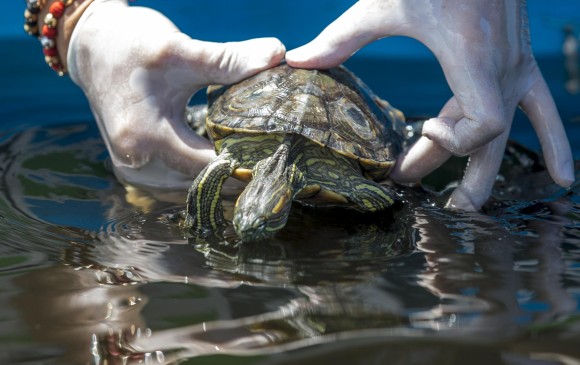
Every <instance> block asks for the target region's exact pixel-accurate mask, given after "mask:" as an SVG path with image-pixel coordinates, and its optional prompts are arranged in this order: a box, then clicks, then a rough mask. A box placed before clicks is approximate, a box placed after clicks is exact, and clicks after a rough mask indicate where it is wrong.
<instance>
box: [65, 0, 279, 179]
mask: <svg viewBox="0 0 580 365" xmlns="http://www.w3.org/2000/svg"><path fill="white" fill-rule="evenodd" d="M284 51H285V49H284V46H283V45H282V44H281V43H280V42H279V41H278V40H277V39H274V38H263V39H254V40H249V41H245V42H238V43H210V42H203V41H199V40H195V39H191V38H190V37H188V36H187V35H185V34H183V33H181V32H180V31H179V30H178V29H177V27H176V26H175V25H174V24H173V23H171V21H170V20H168V19H167V18H166V17H164V16H163V15H162V14H160V13H158V12H156V11H154V10H152V9H148V8H143V7H129V6H128V5H127V2H126V0H96V1H94V2H93V3H92V4H91V5H90V6H89V7H88V9H87V10H86V11H85V13H84V14H83V16H82V18H81V19H80V21H79V23H78V24H77V26H76V28H75V30H74V33H73V35H72V39H71V43H70V46H69V53H68V57H67V61H68V69H69V73H70V76H71V78H72V79H73V81H74V82H75V83H77V84H78V85H79V86H80V87H81V88H82V90H83V91H84V93H85V94H86V96H87V98H88V100H89V102H90V105H91V108H92V110H93V114H94V115H95V118H96V120H97V123H98V125H99V128H100V131H101V134H102V135H103V138H104V139H105V142H106V144H107V148H108V150H109V153H110V155H111V159H112V162H113V165H114V168H115V173H116V175H117V177H118V178H119V179H120V180H123V181H125V182H128V183H130V184H135V185H138V186H141V187H155V188H171V189H187V188H188V187H189V185H190V184H191V180H192V178H193V177H195V175H196V174H197V173H198V172H199V171H201V169H202V168H203V167H205V165H206V164H207V163H209V161H211V160H212V159H213V157H214V156H215V154H214V150H213V146H212V144H211V143H210V142H209V141H208V140H206V139H204V138H203V137H200V136H198V135H197V134H195V133H193V132H192V131H191V130H190V129H188V127H187V126H186V123H185V121H184V114H185V106H186V105H187V103H188V101H189V99H190V98H191V96H192V95H193V94H194V93H195V92H197V91H198V90H200V89H201V88H203V87H205V86H207V85H209V84H229V83H234V82H237V81H239V80H241V79H243V78H246V77H248V76H250V75H252V74H254V73H257V72H259V71H261V70H263V69H266V68H269V67H272V66H274V65H276V64H278V63H279V62H280V60H281V59H282V58H283V56H284Z"/></svg>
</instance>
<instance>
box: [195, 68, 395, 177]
mask: <svg viewBox="0 0 580 365" xmlns="http://www.w3.org/2000/svg"><path fill="white" fill-rule="evenodd" d="M377 100H378V98H377V97H376V96H375V95H374V94H373V93H372V91H371V90H370V89H369V88H368V87H367V86H366V85H365V84H364V83H363V82H362V81H361V80H360V79H358V78H357V77H356V76H355V75H354V74H352V73H351V72H350V71H348V70H347V69H346V68H345V67H343V66H339V67H336V68H332V69H329V70H305V69H297V68H292V67H290V66H288V65H286V64H282V65H279V66H277V67H274V68H271V69H269V70H266V71H263V72H261V73H258V74H257V75H254V76H252V77H250V78H248V79H245V80H243V81H241V82H239V83H237V84H234V85H230V86H223V87H210V88H209V89H208V107H209V109H208V117H207V121H206V127H207V130H208V134H209V135H210V137H211V138H212V139H213V140H214V142H217V141H219V140H220V139H223V138H224V137H227V136H228V135H229V134H232V133H252V134H259V133H295V134H301V135H303V136H305V137H307V138H309V139H311V140H312V141H314V142H316V143H318V144H320V145H321V146H326V147H329V148H331V149H333V150H334V151H336V152H338V153H340V154H342V155H345V156H347V157H350V158H354V159H357V160H359V161H360V162H361V163H362V164H363V165H365V167H368V168H374V169H376V168H379V169H383V168H384V169H389V168H390V167H391V166H392V165H393V163H394V161H395V158H396V156H397V155H398V154H399V152H400V150H401V143H402V135H401V131H402V129H403V128H404V126H403V123H404V117H403V114H402V113H401V112H400V111H398V110H397V109H395V108H392V107H391V106H390V105H389V104H388V103H387V102H384V101H380V102H377ZM216 146H219V143H217V144H216ZM218 148H219V147H218ZM218 152H219V151H218Z"/></svg>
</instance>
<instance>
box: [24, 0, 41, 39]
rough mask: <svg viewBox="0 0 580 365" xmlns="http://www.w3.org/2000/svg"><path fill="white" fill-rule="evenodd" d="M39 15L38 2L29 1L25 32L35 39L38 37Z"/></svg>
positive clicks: (35, 0)
mask: <svg viewBox="0 0 580 365" xmlns="http://www.w3.org/2000/svg"><path fill="white" fill-rule="evenodd" d="M38 13H40V3H39V2H38V0H27V1H26V10H24V31H25V32H26V33H28V34H29V35H31V36H33V37H38Z"/></svg>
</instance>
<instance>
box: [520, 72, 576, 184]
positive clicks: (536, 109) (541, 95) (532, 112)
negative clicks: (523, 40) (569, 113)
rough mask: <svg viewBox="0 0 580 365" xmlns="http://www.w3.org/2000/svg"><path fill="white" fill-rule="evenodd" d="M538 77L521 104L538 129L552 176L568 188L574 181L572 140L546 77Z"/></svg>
mask: <svg viewBox="0 0 580 365" xmlns="http://www.w3.org/2000/svg"><path fill="white" fill-rule="evenodd" d="M536 72H538V73H539V72H540V71H539V70H538V71H536ZM539 76H540V77H539V78H538V79H537V81H536V83H535V84H534V85H533V86H532V88H531V89H530V91H528V93H527V94H526V95H525V96H524V98H523V99H522V100H521V101H520V107H521V108H522V110H523V111H524V112H525V113H526V114H527V116H528V118H529V119H530V121H531V123H532V125H533V126H534V129H535V130H536V133H537V135H538V138H539V140H540V144H541V146H542V151H543V154H544V159H545V161H546V166H547V168H548V172H549V173H550V176H551V177H552V179H554V181H555V182H556V183H557V184H558V185H560V186H563V187H569V186H570V185H572V183H573V182H574V180H575V179H574V161H573V157H572V151H571V149H570V142H569V141H568V138H567V136H566V131H565V130H564V125H563V124H562V119H561V118H560V115H559V113H558V110H557V108H556V104H555V103H554V99H553V98H552V94H551V93H550V90H549V89H548V86H547V85H546V82H545V80H544V78H543V77H542V76H541V75H539Z"/></svg>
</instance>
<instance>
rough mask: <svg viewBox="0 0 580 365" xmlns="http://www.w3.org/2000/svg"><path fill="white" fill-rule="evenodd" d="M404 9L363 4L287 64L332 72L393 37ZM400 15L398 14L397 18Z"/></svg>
mask: <svg viewBox="0 0 580 365" xmlns="http://www.w3.org/2000/svg"><path fill="white" fill-rule="evenodd" d="M398 8H401V6H396V5H392V4H391V2H384V1H376V0H367V1H364V0H361V1H358V2H356V3H355V4H354V5H353V6H352V7H351V8H349V9H348V10H347V11H346V12H344V13H343V14H342V15H341V16H340V17H338V18H337V19H336V20H335V21H334V22H332V23H331V24H330V25H328V27H326V28H325V29H324V30H323V31H322V32H321V33H320V34H319V35H318V37H316V38H315V39H314V40H313V41H311V42H310V43H308V44H306V45H304V46H302V47H299V48H296V49H293V50H291V51H288V52H287V53H286V62H288V64H289V65H290V66H294V67H302V68H330V67H334V66H337V65H339V64H341V63H343V62H344V61H346V60H347V59H348V58H349V57H350V56H351V55H352V54H353V53H355V52H356V51H357V50H359V49H360V48H362V47H363V46H365V45H367V44H368V43H370V42H372V41H374V40H376V39H378V38H382V37H385V36H388V35H390V32H391V29H392V27H393V25H394V24H397V23H401V22H403V21H404V19H403V18H402V17H398V18H397V16H396V14H398V13H399V10H400V9H398ZM395 13H396V14H395Z"/></svg>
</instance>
